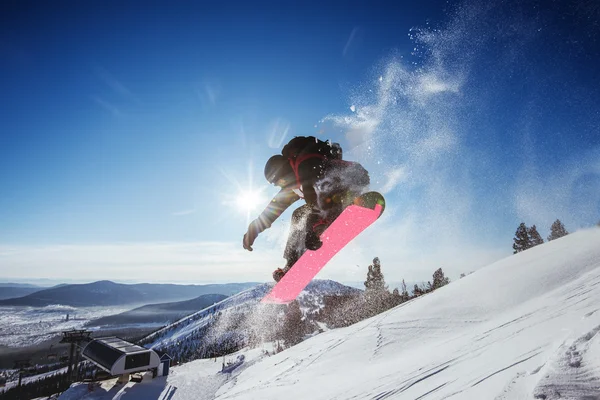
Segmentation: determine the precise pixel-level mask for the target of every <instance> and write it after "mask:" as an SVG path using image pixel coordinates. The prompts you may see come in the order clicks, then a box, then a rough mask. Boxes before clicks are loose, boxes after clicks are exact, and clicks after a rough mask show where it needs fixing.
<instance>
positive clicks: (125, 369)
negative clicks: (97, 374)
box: [82, 336, 160, 377]
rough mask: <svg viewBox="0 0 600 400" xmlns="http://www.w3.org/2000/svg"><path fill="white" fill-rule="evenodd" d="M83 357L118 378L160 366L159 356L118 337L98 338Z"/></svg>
mask: <svg viewBox="0 0 600 400" xmlns="http://www.w3.org/2000/svg"><path fill="white" fill-rule="evenodd" d="M82 355H83V357H85V358H86V359H88V360H89V361H91V362H93V363H94V364H95V365H97V366H98V367H100V368H101V369H103V370H104V371H106V372H108V373H109V374H111V375H113V376H116V375H120V376H122V377H123V376H125V375H126V376H127V377H128V375H129V374H131V373H133V372H139V371H148V370H151V369H153V368H157V367H158V366H159V364H160V359H159V357H158V354H156V352H155V351H154V350H151V349H146V348H144V347H141V346H138V345H136V344H133V343H129V342H127V341H125V340H123V339H120V338H118V337H116V336H110V337H103V338H97V339H94V340H92V341H91V342H89V343H88V344H87V345H86V346H85V347H84V348H83V352H82Z"/></svg>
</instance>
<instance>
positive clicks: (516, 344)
mask: <svg viewBox="0 0 600 400" xmlns="http://www.w3.org/2000/svg"><path fill="white" fill-rule="evenodd" d="M598 243H600V229H590V230H586V231H581V232H577V233H573V234H570V235H568V236H566V237H563V238H561V239H558V240H555V241H552V242H549V243H545V244H543V245H541V246H538V247H535V248H533V249H530V250H527V251H525V252H522V253H519V254H516V255H513V256H510V257H508V258H506V259H504V260H501V261H499V262H496V263H494V264H492V265H489V266H488V267H486V268H483V269H481V270H478V271H477V272H476V273H474V274H471V275H469V276H467V277H465V278H463V279H460V280H458V281H456V282H453V283H451V284H450V285H448V286H445V287H443V288H441V289H438V290H437V291H435V292H433V293H430V294H427V295H425V296H422V297H419V298H417V299H414V300H412V301H409V302H407V303H404V304H402V305H400V306H398V307H396V308H394V309H392V310H389V311H387V312H385V313H382V314H380V315H377V316H375V317H373V318H370V319H368V320H365V321H362V322H360V323H358V324H355V325H352V326H350V327H347V328H342V329H334V330H330V331H327V332H324V333H322V334H320V335H317V336H315V337H313V338H310V339H308V340H305V341H304V342H302V343H300V344H299V345H297V346H294V347H292V348H289V349H287V350H284V351H283V352H281V353H278V354H276V355H273V356H266V355H264V354H262V355H260V356H252V361H251V362H247V363H245V364H242V365H241V366H240V367H239V368H238V369H237V370H235V371H234V372H233V373H232V374H231V376H224V375H223V374H220V373H218V369H219V368H218V365H215V363H213V362H212V361H211V360H197V361H194V362H192V363H188V364H185V365H183V366H181V367H175V368H173V374H172V375H170V376H169V377H168V378H167V380H166V381H165V380H163V381H158V380H157V381H156V382H153V383H151V384H149V386H147V387H146V389H143V387H139V388H132V387H131V386H132V384H131V383H130V384H128V385H126V386H125V387H123V388H119V387H114V389H112V390H111V389H109V388H106V390H102V391H99V393H96V394H94V395H90V396H89V397H86V398H89V399H109V398H111V399H112V398H119V399H123V400H127V399H141V398H142V397H140V396H141V394H142V393H144V394H146V395H147V394H148V393H154V394H156V395H155V396H152V397H151V398H163V397H161V396H167V395H168V397H169V398H170V399H172V400H191V399H194V400H197V399H213V398H216V399H218V400H233V399H277V400H279V399H281V398H294V399H311V400H320V399H323V400H324V399H338V400H341V399H377V400H383V399H407V400H414V399H427V400H435V399H448V398H452V399H494V400H513V399H534V398H538V399H546V400H554V399H597V398H598V394H599V393H600V361H599V360H600V335H599V334H598V332H600V313H599V312H598V311H600V306H599V305H600V246H599V245H598ZM252 351H254V350H251V351H248V350H244V351H242V353H243V354H254V353H252ZM190 385H191V386H190ZM219 387H220V388H219ZM150 388H153V389H152V390H150ZM191 388H193V390H190V389H191ZM138 389H139V390H138ZM72 390H73V392H71V391H67V392H65V394H64V395H63V396H61V399H69V398H72V397H70V393H75V391H76V390H79V389H78V388H77V387H74V388H73V389H72ZM146 398H149V397H148V396H146Z"/></svg>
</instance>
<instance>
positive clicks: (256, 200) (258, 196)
mask: <svg viewBox="0 0 600 400" xmlns="http://www.w3.org/2000/svg"><path fill="white" fill-rule="evenodd" d="M265 202H266V199H265V196H264V195H263V194H262V193H261V192H260V191H258V190H242V191H240V192H239V193H238V194H237V196H236V199H235V204H236V206H237V207H238V209H239V210H240V211H243V212H250V211H255V210H256V209H258V208H259V207H261V206H264V205H265V204H264V203H265Z"/></svg>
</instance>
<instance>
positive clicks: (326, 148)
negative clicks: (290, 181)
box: [281, 136, 342, 188]
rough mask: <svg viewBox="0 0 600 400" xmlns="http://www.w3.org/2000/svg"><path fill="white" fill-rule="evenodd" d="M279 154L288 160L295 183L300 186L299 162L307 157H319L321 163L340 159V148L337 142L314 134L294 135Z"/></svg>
mask: <svg viewBox="0 0 600 400" xmlns="http://www.w3.org/2000/svg"><path fill="white" fill-rule="evenodd" d="M281 154H282V155H283V156H284V157H285V158H287V159H288V160H289V162H290V166H291V167H292V170H293V171H294V175H295V177H296V184H297V186H298V187H299V188H300V186H301V181H300V174H299V172H298V169H299V167H300V164H301V163H302V162H304V161H306V160H308V159H313V158H320V159H321V160H323V164H324V163H325V162H326V161H327V160H341V159H342V148H341V147H340V145H339V144H338V143H331V142H329V141H327V142H324V141H322V140H319V139H317V138H316V137H314V136H296V137H295V138H293V139H292V140H290V141H289V143H288V144H286V145H285V146H284V147H283V149H282V150H281Z"/></svg>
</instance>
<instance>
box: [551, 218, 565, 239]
mask: <svg viewBox="0 0 600 400" xmlns="http://www.w3.org/2000/svg"><path fill="white" fill-rule="evenodd" d="M568 234H569V232H567V230H566V228H565V226H564V225H563V223H562V222H561V221H560V219H557V220H556V221H554V222H553V223H552V226H551V227H550V235H549V236H548V241H551V240H554V239H558V238H561V237H563V236H567V235H568Z"/></svg>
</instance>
